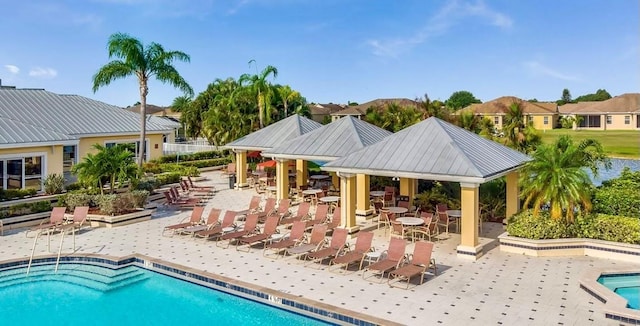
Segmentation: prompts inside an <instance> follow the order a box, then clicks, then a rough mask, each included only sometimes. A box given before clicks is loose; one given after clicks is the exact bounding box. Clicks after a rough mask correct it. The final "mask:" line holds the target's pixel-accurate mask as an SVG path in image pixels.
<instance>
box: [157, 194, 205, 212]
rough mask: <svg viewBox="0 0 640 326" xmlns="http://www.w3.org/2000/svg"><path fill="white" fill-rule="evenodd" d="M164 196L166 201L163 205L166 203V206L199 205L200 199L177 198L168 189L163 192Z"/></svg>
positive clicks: (186, 206) (191, 206)
mask: <svg viewBox="0 0 640 326" xmlns="http://www.w3.org/2000/svg"><path fill="white" fill-rule="evenodd" d="M164 197H165V198H166V199H167V201H166V202H165V205H167V206H177V207H180V208H193V207H195V206H198V205H200V200H198V199H191V200H183V199H178V198H176V197H174V196H173V193H172V192H171V191H170V190H169V191H165V192H164Z"/></svg>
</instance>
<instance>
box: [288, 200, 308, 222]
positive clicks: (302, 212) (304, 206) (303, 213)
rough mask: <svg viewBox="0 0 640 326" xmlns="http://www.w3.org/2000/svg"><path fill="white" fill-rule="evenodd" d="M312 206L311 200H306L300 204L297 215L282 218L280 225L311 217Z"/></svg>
mask: <svg viewBox="0 0 640 326" xmlns="http://www.w3.org/2000/svg"><path fill="white" fill-rule="evenodd" d="M310 207H311V204H310V203H309V202H306V201H305V202H301V203H300V205H298V211H297V212H296V215H294V216H291V217H286V218H281V219H280V225H289V224H292V223H293V222H295V221H302V220H303V219H305V218H307V217H309V208H310Z"/></svg>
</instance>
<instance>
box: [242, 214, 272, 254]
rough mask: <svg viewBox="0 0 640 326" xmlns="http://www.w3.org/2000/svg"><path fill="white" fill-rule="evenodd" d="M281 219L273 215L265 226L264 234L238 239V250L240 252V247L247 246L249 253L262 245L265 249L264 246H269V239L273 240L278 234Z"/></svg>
mask: <svg viewBox="0 0 640 326" xmlns="http://www.w3.org/2000/svg"><path fill="white" fill-rule="evenodd" d="M279 219H280V218H279V217H278V216H276V215H271V216H269V217H267V221H266V222H265V224H264V228H263V230H262V233H256V234H253V235H250V236H246V237H242V238H239V239H238V245H237V246H236V250H238V251H240V246H241V245H247V252H249V251H251V247H252V246H254V245H256V244H259V243H262V244H264V245H263V247H262V249H264V246H266V245H267V241H268V240H269V239H271V237H272V236H273V235H274V234H276V233H278V221H279Z"/></svg>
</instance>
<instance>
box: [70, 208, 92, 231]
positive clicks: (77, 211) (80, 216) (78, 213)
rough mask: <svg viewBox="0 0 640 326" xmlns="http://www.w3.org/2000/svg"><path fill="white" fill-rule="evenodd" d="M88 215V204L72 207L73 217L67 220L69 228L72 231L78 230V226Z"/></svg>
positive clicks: (80, 225)
mask: <svg viewBox="0 0 640 326" xmlns="http://www.w3.org/2000/svg"><path fill="white" fill-rule="evenodd" d="M88 215H89V206H76V208H74V209H73V219H72V220H71V221H70V222H69V224H71V225H72V226H71V229H72V231H73V232H76V230H77V231H78V232H80V228H82V226H83V225H84V223H85V222H86V221H87V216H88Z"/></svg>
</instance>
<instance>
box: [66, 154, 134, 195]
mask: <svg viewBox="0 0 640 326" xmlns="http://www.w3.org/2000/svg"><path fill="white" fill-rule="evenodd" d="M93 148H94V149H95V150H96V153H95V154H93V153H89V154H87V156H86V157H85V158H84V159H83V160H82V162H80V163H78V164H76V165H74V166H73V168H72V172H73V173H74V174H76V175H77V176H78V179H79V180H80V181H81V182H83V183H85V184H87V185H89V186H92V187H94V186H97V187H98V188H99V189H100V193H104V187H103V185H104V183H105V181H108V182H109V192H110V193H113V191H114V189H115V185H116V182H118V183H120V184H122V183H124V182H125V181H127V180H131V179H133V178H135V176H136V173H137V167H136V164H135V161H134V159H133V155H134V154H133V150H134V149H133V148H131V146H128V145H123V144H118V145H115V146H111V147H105V146H101V145H99V144H94V145H93Z"/></svg>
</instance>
